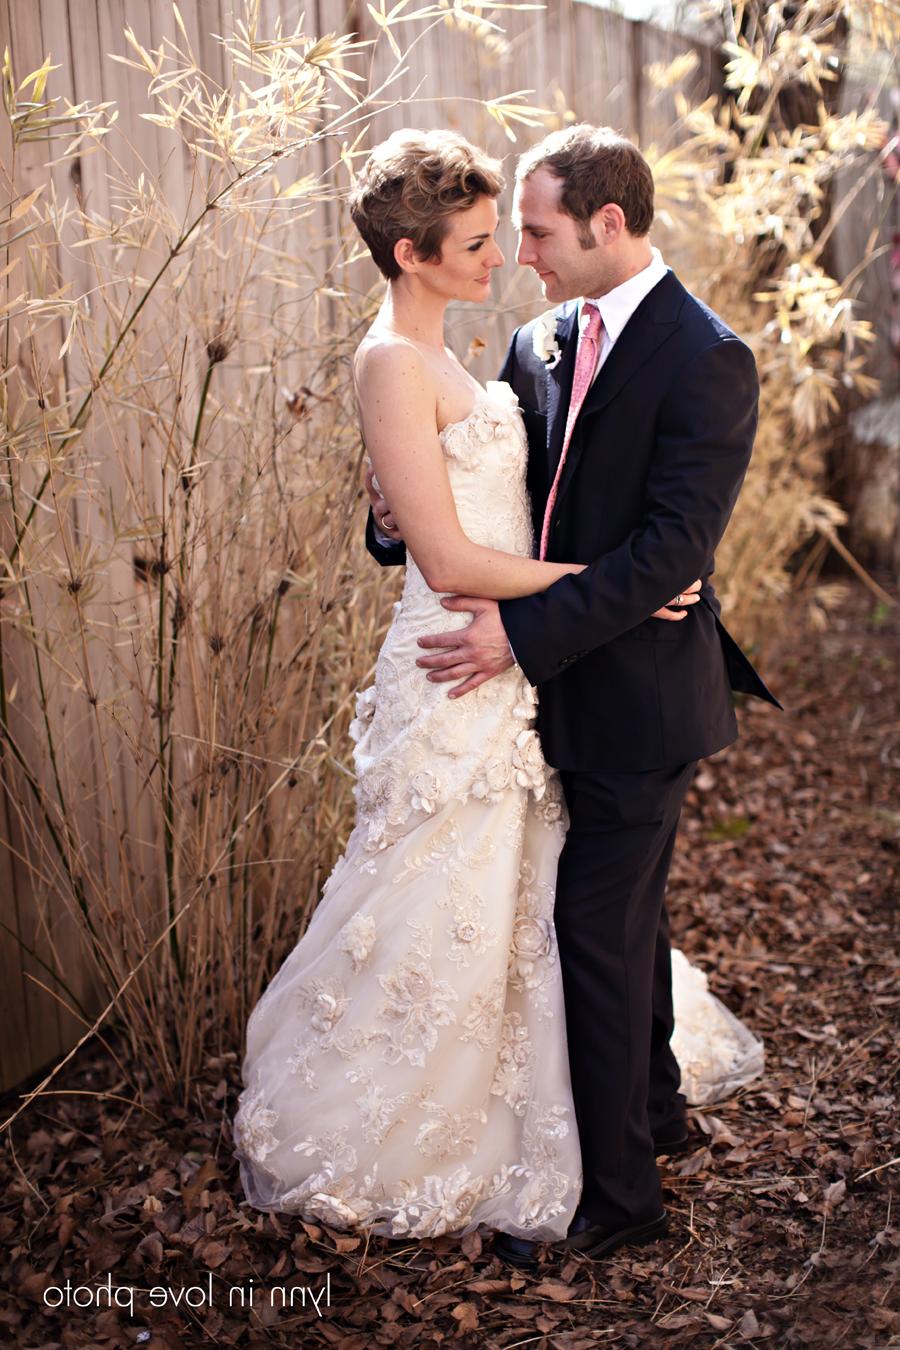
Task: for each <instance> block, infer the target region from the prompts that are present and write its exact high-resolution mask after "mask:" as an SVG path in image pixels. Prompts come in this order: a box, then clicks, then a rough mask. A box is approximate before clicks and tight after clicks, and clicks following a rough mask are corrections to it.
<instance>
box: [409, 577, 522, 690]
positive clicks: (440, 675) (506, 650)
mask: <svg viewBox="0 0 900 1350" xmlns="http://www.w3.org/2000/svg"><path fill="white" fill-rule="evenodd" d="M441 604H442V605H443V606H444V609H452V610H462V611H463V612H464V613H466V614H471V615H472V622H471V623H470V624H467V626H466V627H465V628H455V629H454V630H453V631H452V632H451V633H432V634H429V636H428V637H422V638H419V646H420V647H427V648H432V647H434V648H438V649H439V651H438V654H437V655H435V656H420V657H419V659H418V661H417V662H416V665H417V666H422V667H424V668H425V669H426V670H428V671H429V675H428V679H429V680H432V681H433V682H434V683H435V684H444V683H446V682H449V681H450V680H462V683H461V684H458V685H457V686H456V688H455V689H451V690H450V695H449V696H450V698H459V697H460V696H461V695H462V694H468V693H469V692H470V691H471V690H472V689H477V688H478V686H479V685H480V684H484V682H485V680H491V679H493V678H494V676H495V675H499V674H500V673H501V672H502V671H504V670H509V668H510V666H511V665H513V664H514V661H513V655H512V651H511V649H510V645H509V639H508V638H507V636H506V629H505V628H504V627H503V624H502V623H501V621H500V607H499V606H498V604H497V601H496V600H478V599H473V598H471V597H469V596H465V595H449V596H445V598H444V599H443V600H442V601H441Z"/></svg>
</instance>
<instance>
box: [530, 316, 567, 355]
mask: <svg viewBox="0 0 900 1350" xmlns="http://www.w3.org/2000/svg"><path fill="white" fill-rule="evenodd" d="M556 318H557V315H556V310H555V309H548V310H547V313H546V314H542V315H541V317H540V318H539V319H536V320H535V323H534V331H533V333H532V338H531V345H532V348H533V350H534V354H535V356H537V357H538V358H539V359H540V360H541V361H544V362H546V365H547V369H548V370H552V369H553V367H554V366H555V365H556V363H557V362H558V361H559V358H560V357H561V356H562V352H561V351H560V349H559V343H558V342H557V341H556Z"/></svg>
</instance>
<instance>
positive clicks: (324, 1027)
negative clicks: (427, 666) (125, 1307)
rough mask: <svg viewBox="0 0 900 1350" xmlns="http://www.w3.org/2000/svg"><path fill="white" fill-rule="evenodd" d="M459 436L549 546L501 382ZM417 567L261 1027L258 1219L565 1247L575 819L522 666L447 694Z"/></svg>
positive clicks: (467, 516)
mask: <svg viewBox="0 0 900 1350" xmlns="http://www.w3.org/2000/svg"><path fill="white" fill-rule="evenodd" d="M440 439H441V444H442V446H443V449H444V454H445V457H446V463H447V472H448V476H449V478H450V483H451V487H452V490H453V495H454V499H455V502H456V508H457V512H458V515H459V519H460V523H461V525H462V528H463V529H464V530H465V532H466V533H467V534H468V535H469V537H470V538H471V539H474V540H475V541H476V542H477V543H480V544H484V545H486V546H488V547H491V548H499V549H504V550H506V551H507V552H510V553H516V554H518V555H520V556H530V554H531V551H532V530H531V516H530V510H529V503H528V498H527V495H526V491H525V455H526V439H525V431H524V426H523V423H522V417H521V413H520V411H519V408H518V404H517V402H516V399H515V396H514V394H513V392H512V390H511V389H510V388H509V386H508V385H506V384H502V383H499V382H494V383H491V384H489V385H488V386H487V387H486V389H484V390H483V391H481V393H480V394H479V395H477V396H476V401H475V405H474V407H473V409H472V412H471V413H470V415H469V416H468V417H467V418H464V419H463V420H462V421H460V422H456V423H453V424H452V425H450V426H448V427H445V428H444V430H443V432H442V433H441V437H440ZM440 598H441V597H440V596H439V595H436V594H435V593H434V592H433V591H431V590H429V588H428V586H427V585H426V584H425V580H424V578H423V577H422V574H421V572H420V571H419V569H418V567H417V566H416V564H415V562H414V561H413V559H412V558H410V559H409V560H408V563H407V568H406V577H405V584H404V588H403V594H402V597H401V599H400V601H399V603H398V604H397V605H396V606H395V611H394V617H393V622H392V624H391V626H390V629H389V631H388V634H387V636H386V638H385V642H384V645H383V647H382V650H381V653H380V655H379V658H378V662H377V664H376V669H375V682H374V684H373V685H372V686H371V687H370V688H368V689H364V690H363V691H362V692H361V693H360V694H359V695H358V698H357V705H356V718H355V720H354V722H353V723H352V725H351V735H352V737H353V739H354V741H355V750H354V762H355V768H356V775H357V781H356V799H357V819H356V825H355V828H354V830H353V833H352V835H351V837H350V840H349V842H348V845H347V849H346V851H345V853H344V855H343V857H342V858H341V859H340V861H339V862H338V864H337V866H336V867H335V869H334V871H333V873H332V875H331V877H330V878H329V880H328V883H327V885H326V887H325V890H324V893H323V897H322V900H321V902H320V904H319V906H318V908H317V909H316V911H315V913H314V914H313V917H312V920H311V922H310V925H309V927H308V929H307V931H306V933H305V934H304V935H303V937H302V938H301V940H300V942H298V944H297V946H296V947H295V949H294V951H293V952H292V953H291V955H290V956H289V957H288V958H287V960H286V961H285V963H284V965H283V966H282V967H281V969H280V970H279V972H278V974H277V975H276V976H275V978H274V979H273V980H272V982H271V984H270V985H269V988H268V989H267V990H266V992H265V994H264V995H263V997H262V998H261V999H260V1001H259V1003H258V1004H257V1006H256V1008H255V1009H254V1011H253V1014H252V1016H251V1018H250V1022H249V1026H248V1030H247V1055H246V1059H245V1063H244V1074H245V1082H246V1084H247V1087H246V1090H245V1091H244V1093H243V1094H242V1097H241V1102H240V1106H239V1109H238V1112H237V1115H236V1117H235V1122H234V1133H235V1143H236V1146H237V1153H238V1156H239V1158H240V1160H241V1173H242V1177H243V1182H244V1187H245V1190H246V1193H247V1196H248V1199H249V1200H250V1201H251V1203H252V1204H253V1205H254V1206H255V1207H257V1208H259V1209H273V1210H284V1211H288V1212H294V1213H299V1214H303V1215H304V1216H306V1217H307V1218H310V1219H317V1218H318V1219H321V1220H324V1221H325V1222H327V1223H329V1224H330V1225H332V1226H335V1227H339V1228H355V1227H356V1228H368V1229H370V1230H371V1231H373V1232H375V1233H381V1234H386V1235H390V1236H410V1237H424V1236H434V1235H437V1234H440V1233H447V1232H454V1233H463V1232H468V1231H470V1230H472V1229H474V1228H477V1227H485V1228H501V1229H505V1230H506V1231H507V1232H510V1233H519V1234H521V1235H526V1236H534V1237H544V1238H555V1237H561V1236H562V1235H564V1234H565V1232H566V1229H567V1227H568V1225H569V1222H570V1220H571V1218H572V1215H573V1213H574V1210H575V1205H576V1203H577V1200H578V1196H579V1193H580V1187H581V1159H580V1152H579V1147H578V1134H577V1129H576V1125H575V1116H574V1111H573V1107H572V1096H571V1088H570V1084H569V1068H568V1059H567V1052H566V1040H565V1026H564V1008H563V995H562V983H561V978H560V971H559V961H558V957H557V952H556V942H555V935H554V930H553V923H552V913H553V893H554V884H555V876H556V864H557V858H558V855H559V850H560V848H561V846H562V841H563V828H564V811H563V807H562V800H561V794H560V789H559V784H558V780H557V778H556V775H555V774H554V773H553V772H552V771H551V770H549V769H548V767H547V765H546V763H545V762H544V758H543V755H542V754H541V748H540V743H539V741H538V737H537V733H536V732H535V729H534V723H535V712H536V702H535V696H534V692H533V690H532V689H531V687H530V685H529V684H528V682H527V680H526V679H525V678H524V676H523V675H522V673H521V671H520V670H519V669H518V668H517V667H516V668H513V669H512V670H509V671H506V672H504V674H503V675H501V676H499V677H497V678H496V679H493V680H489V681H488V682H487V683H486V684H484V685H482V686H481V687H480V688H479V689H477V690H475V691H474V693H472V694H469V695H468V696H467V697H466V698H465V699H459V700H454V699H449V698H448V697H447V686H446V685H436V684H432V683H430V682H429V681H427V680H426V679H425V678H424V673H423V671H422V670H421V668H420V667H418V666H417V665H416V658H417V657H418V655H419V654H420V650H421V649H420V648H419V647H417V645H416V644H417V639H418V638H419V637H420V636H422V635H423V634H425V633H434V632H438V631H442V630H447V629H452V628H457V627H461V626H462V625H464V624H465V623H467V622H468V616H467V615H465V614H454V613H452V612H451V611H449V610H445V609H443V608H442V607H441V604H440Z"/></svg>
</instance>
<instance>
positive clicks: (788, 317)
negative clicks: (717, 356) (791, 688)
mask: <svg viewBox="0 0 900 1350" xmlns="http://www.w3.org/2000/svg"><path fill="white" fill-rule="evenodd" d="M724 15H725V19H726V23H725V30H726V33H728V34H730V40H728V41H726V42H725V44H724V51H725V56H726V96H725V98H724V99H722V100H717V99H714V98H710V99H707V100H706V101H705V102H703V103H701V104H699V105H694V106H692V105H689V104H688V102H687V101H686V100H685V99H684V97H683V96H682V95H681V94H679V95H677V96H676V107H677V109H678V112H679V123H678V125H677V126H676V128H675V129H674V131H675V142H676V143H675V144H673V145H672V146H670V147H657V146H652V147H648V148H647V154H648V157H649V158H650V160H651V162H652V163H653V168H654V177H655V179H656V183H657V204H658V209H659V210H660V211H661V212H662V213H663V214H664V216H665V218H666V219H667V220H668V221H669V222H670V225H671V232H672V235H673V237H674V243H675V247H676V248H677V249H678V251H679V254H680V256H681V257H682V258H683V259H684V262H683V265H682V275H683V276H684V278H685V280H686V283H687V284H688V285H689V286H692V289H694V290H695V291H696V292H697V293H698V294H701V295H702V296H703V297H704V299H705V300H706V301H707V303H709V304H710V305H711V306H712V307H713V308H714V309H716V310H717V311H718V312H719V313H721V314H722V315H723V316H724V317H725V318H726V319H727V320H728V321H729V322H730V323H731V325H732V326H733V327H734V329H735V331H736V332H738V333H739V334H740V335H741V336H742V337H743V338H745V339H746V340H747V341H749V342H750V344H751V346H752V347H753V349H754V352H755V355H756V359H757V365H758V368H759V371H760V378H761V396H760V425H759V431H758V434H757V438H756V443H755V447H754V452H753V459H752V462H751V466H750V470H749V473H748V476H747V479H746V481H745V484H744V486H743V489H742V492H741V496H740V499H739V502H738V506H737V509H736V511H735V515H734V517H733V519H732V522H731V524H730V526H729V529H728V531H727V533H726V535H725V538H724V540H723V542H722V546H721V548H720V550H719V552H718V555H717V567H718V576H717V583H718V589H719V593H720V595H721V597H722V600H723V605H724V607H725V609H726V610H727V613H728V619H729V623H730V624H731V625H733V626H734V628H735V629H736V630H737V631H738V632H739V633H740V634H741V636H742V638H743V640H744V641H745V642H748V643H753V642H754V641H755V640H759V639H760V638H761V637H762V635H763V634H764V633H765V632H766V631H771V629H772V627H773V626H774V625H776V624H777V615H778V610H779V608H780V603H779V602H780V601H781V600H783V598H784V597H785V596H786V595H787V593H788V591H789V589H790V588H791V587H792V586H796V585H797V584H798V579H799V578H801V577H803V576H804V575H806V573H807V571H808V570H810V569H808V568H807V567H805V566H804V565H803V563H802V562H801V565H800V566H799V567H798V566H796V562H797V558H798V554H799V555H801V556H802V555H804V554H805V555H806V558H807V559H810V560H821V556H822V547H823V546H824V545H830V546H831V547H832V548H834V549H835V550H837V551H838V552H839V553H840V554H841V556H842V557H843V558H844V559H845V560H846V561H847V562H848V563H849V564H850V566H851V567H853V568H854V569H855V570H856V571H857V572H858V574H859V575H860V576H861V577H862V579H863V580H864V581H866V583H867V584H868V585H869V586H870V588H871V589H872V590H873V592H874V593H875V595H876V596H877V597H878V599H879V600H881V601H883V602H887V603H891V597H890V596H888V595H886V594H885V592H884V591H883V590H882V589H881V588H880V587H879V586H878V585H877V584H876V583H875V582H874V581H873V580H872V579H871V578H870V577H868V576H867V575H866V573H864V572H863V570H862V569H861V568H860V567H859V565H858V564H857V563H856V562H855V560H854V559H853V558H852V556H851V555H850V554H849V553H848V552H847V549H846V547H845V546H844V544H843V543H842V541H841V538H840V534H839V527H840V525H842V524H843V523H844V521H845V515H844V512H843V511H842V509H841V508H840V507H839V506H838V505H837V503H836V502H834V501H831V500H830V499H829V498H828V497H827V495H826V494H825V490H824V485H825V483H826V479H827V452H828V445H829V441H830V439H831V437H832V435H833V430H834V425H835V419H836V415H837V414H838V413H839V411H840V405H839V399H838V394H839V392H840V391H841V390H842V389H843V390H844V391H851V390H852V391H855V392H857V393H859V394H862V395H865V396H871V395H872V394H874V393H875V391H876V388H877V385H876V382H875V381H874V380H873V379H872V378H871V377H870V376H868V375H867V374H866V373H865V370H864V366H865V360H866V356H865V347H866V344H867V343H869V342H870V341H871V340H872V337H873V326H872V324H871V323H870V322H869V321H868V320H866V319H863V318H860V317H859V314H858V307H855V306H854V296H855V294H856V290H855V287H857V286H858V283H859V279H860V276H861V274H862V272H863V270H864V269H865V268H866V266H868V264H869V263H870V261H871V260H872V259H873V257H874V256H875V255H876V252H877V251H878V250H879V248H883V245H884V241H883V238H882V239H879V230H878V228H877V222H873V225H874V226H875V227H876V228H874V229H873V231H872V234H871V235H870V238H869V241H868V247H867V250H866V253H865V254H864V256H862V257H861V258H860V259H859V260H858V264H857V266H856V268H855V269H854V272H853V274H852V275H851V276H849V277H848V278H846V280H844V281H837V280H835V278H833V277H831V276H829V275H828V274H827V273H826V272H825V270H824V268H823V261H822V260H823V253H824V251H825V248H826V245H827V243H828V240H829V238H830V236H831V234H832V231H833V229H834V228H835V226H836V225H837V223H838V221H839V219H840V218H841V216H842V215H843V213H844V211H845V210H847V209H848V208H849V207H851V206H852V201H853V196H854V190H853V188H852V187H851V188H850V189H849V190H848V191H847V193H846V195H845V197H844V198H843V199H840V200H838V201H835V202H834V203H833V204H832V209H831V215H830V217H829V218H825V217H823V208H824V206H825V203H826V200H827V193H828V188H829V184H830V183H831V182H832V180H834V179H835V177H836V175H837V174H838V172H839V171H844V170H846V169H848V168H850V169H851V170H852V180H853V181H855V182H856V183H857V184H858V183H861V182H862V181H864V180H865V179H867V178H868V177H870V176H871V175H872V174H873V173H877V172H879V171H880V169H881V164H882V162H883V159H884V157H885V155H886V153H887V151H888V149H889V141H888V135H889V127H888V126H887V124H886V123H885V122H883V121H882V120H881V119H880V117H879V115H878V111H877V108H875V107H872V108H865V109H862V110H854V111H852V112H850V113H848V114H846V115H845V116H838V115H837V114H836V113H834V112H832V111H829V109H828V108H827V106H826V102H825V93H826V91H827V88H828V85H829V82H832V81H834V80H835V79H836V78H837V71H838V68H839V55H838V53H839V45H838V32H839V30H840V26H841V25H842V24H850V25H852V26H854V27H855V28H856V30H857V34H858V37H859V39H860V40H861V41H864V42H865V45H866V47H867V48H868V50H869V51H870V52H871V53H873V54H875V55H877V54H878V53H883V56H884V60H883V62H882V64H883V66H884V71H885V76H884V77H885V78H890V73H891V69H892V63H893V54H894V53H895V52H896V50H897V43H898V39H900V6H897V5H892V4H883V5H882V4H871V3H869V0H851V2H850V3H847V2H846V0H844V2H843V3H839V2H838V0H808V3H806V4H803V5H795V6H787V5H785V4H780V3H779V4H759V3H753V2H752V0H751V3H744V2H743V0H741V2H740V3H736V4H734V5H725V6H724ZM742 30H743V31H742ZM739 34H741V35H740V36H739ZM695 60H696V58H694V57H693V54H688V55H687V56H686V57H684V58H677V59H676V61H675V62H673V63H672V65H671V66H668V67H665V68H660V69H659V70H657V71H653V72H651V74H652V75H655V77H656V81H657V83H658V84H659V85H660V86H661V87H666V86H667V85H668V86H671V85H673V84H676V83H679V82H680V81H682V80H683V79H684V77H685V75H686V74H688V73H689V72H690V70H691V69H692V66H693V64H694V63H695ZM798 86H799V87H804V88H806V89H810V90H812V91H813V93H814V95H815V99H814V100H813V102H814V106H815V115H814V116H815V120H814V121H811V122H809V123H808V124H806V123H804V124H802V125H797V126H793V127H792V126H789V125H786V124H785V122H784V120H783V116H782V100H783V99H784V98H785V97H786V96H787V95H789V94H790V93H791V92H792V91H793V90H796V89H797V88H798ZM841 589H842V588H841V587H840V586H839V585H838V586H835V585H834V584H832V585H828V584H824V585H820V586H816V587H815V588H813V589H812V590H811V591H810V592H809V605H808V613H809V617H810V620H811V621H812V622H813V623H815V624H819V625H821V624H822V623H824V622H825V621H826V613H825V611H826V608H827V605H828V604H829V602H830V601H831V600H832V599H833V598H836V596H837V595H838V594H839V593H840V591H841Z"/></svg>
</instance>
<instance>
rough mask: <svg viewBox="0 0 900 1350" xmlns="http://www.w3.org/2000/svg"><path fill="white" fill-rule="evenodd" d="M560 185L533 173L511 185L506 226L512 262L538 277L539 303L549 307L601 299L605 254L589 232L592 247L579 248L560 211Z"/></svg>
mask: <svg viewBox="0 0 900 1350" xmlns="http://www.w3.org/2000/svg"><path fill="white" fill-rule="evenodd" d="M561 191H562V182H561V180H560V179H559V178H557V177H556V175H555V174H553V173H550V171H549V170H548V169H535V171H534V173H532V174H530V175H529V176H528V178H526V179H525V180H524V181H517V182H516V186H515V192H514V194H513V209H512V222H513V226H514V227H515V229H516V230H517V231H518V235H519V246H518V248H517V249H516V262H517V263H520V264H521V265H522V266H523V267H531V268H533V269H534V271H535V272H536V273H537V274H538V276H539V278H540V281H541V286H542V288H543V292H544V295H545V297H546V298H547V299H548V300H550V301H551V302H552V303H554V304H559V303H560V302H561V301H562V300H572V299H574V298H575V297H576V296H579V295H588V296H595V295H603V293H604V291H605V290H607V289H608V286H607V285H606V283H605V282H604V275H605V271H606V267H607V265H608V260H607V258H606V253H607V250H606V249H605V248H604V247H603V246H602V244H601V242H600V240H599V238H598V237H597V234H596V232H595V231H594V230H592V235H593V237H594V247H593V248H585V247H584V245H583V244H582V242H581V239H580V237H579V227H578V225H577V224H576V223H575V221H574V220H573V219H572V217H571V216H570V215H567V213H566V212H565V211H561V210H560V207H559V198H560V193H561Z"/></svg>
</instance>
